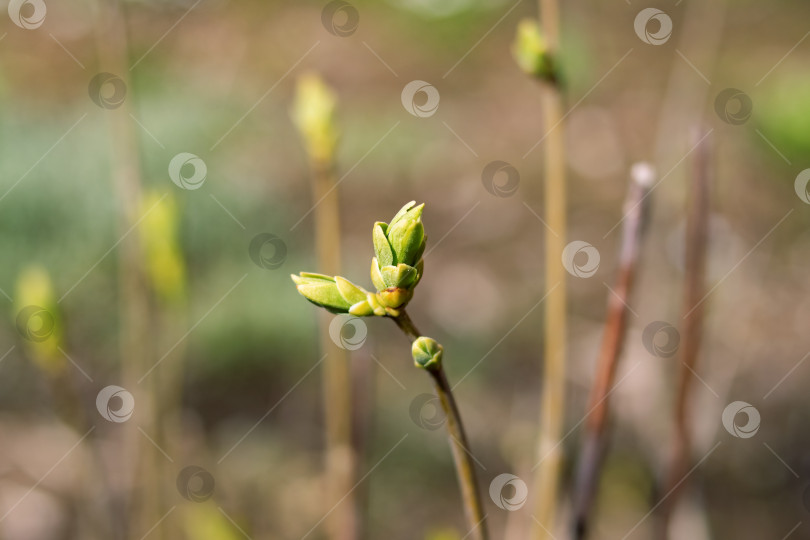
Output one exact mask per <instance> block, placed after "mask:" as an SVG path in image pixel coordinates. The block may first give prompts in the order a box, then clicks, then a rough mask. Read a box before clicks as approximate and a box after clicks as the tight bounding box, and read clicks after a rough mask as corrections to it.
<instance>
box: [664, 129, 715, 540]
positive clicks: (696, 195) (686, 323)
mask: <svg viewBox="0 0 810 540" xmlns="http://www.w3.org/2000/svg"><path fill="white" fill-rule="evenodd" d="M694 139H695V140H698V139H700V134H699V133H698V132H697V131H695V136H694ZM710 141H711V137H706V138H704V139H703V140H702V141H701V142H700V143H699V144H698V146H697V148H696V149H695V159H694V170H693V173H692V182H691V187H690V192H689V202H688V206H687V217H686V235H685V238H684V279H685V283H684V295H683V306H682V309H683V312H684V316H683V318H682V319H681V324H682V329H681V343H680V350H679V352H680V360H681V363H680V366H679V368H680V369H679V371H680V373H679V378H678V388H677V393H676V394H675V437H674V439H673V448H672V456H671V460H670V464H669V470H668V473H667V484H666V490H665V491H664V493H666V494H667V498H666V500H664V504H662V505H661V520H660V523H661V525H660V527H661V530H660V531H659V533H660V536H661V538H666V534H667V532H666V531H667V528H668V523H669V518H670V516H671V514H672V510H673V509H674V507H675V504H676V502H677V499H678V495H679V494H680V493H681V492H682V491H683V488H684V485H685V482H683V479H684V476H685V475H686V472H687V470H688V468H689V462H690V455H689V454H690V451H691V447H692V433H691V429H690V428H691V426H690V425H689V397H690V389H691V387H692V379H694V378H695V373H696V370H697V359H698V352H699V350H700V343H701V339H702V334H703V305H704V304H703V303H702V300H703V297H704V294H705V280H706V248H707V245H708V240H709V185H710V174H711V173H710V171H709V167H710V161H711V155H710V154H711V142H710Z"/></svg>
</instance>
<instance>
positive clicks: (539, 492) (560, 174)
mask: <svg viewBox="0 0 810 540" xmlns="http://www.w3.org/2000/svg"><path fill="white" fill-rule="evenodd" d="M540 14H541V21H542V25H543V31H544V35H545V39H546V40H547V45H548V48H549V51H550V54H551V55H552V58H557V51H558V47H559V5H558V2H557V0H540ZM563 117H564V113H563V98H562V95H561V92H560V88H559V80H558V81H557V82H556V83H549V84H546V85H544V88H543V130H544V132H545V133H546V134H547V135H546V140H545V177H546V190H545V196H546V204H545V214H546V220H547V221H548V224H549V230H548V231H547V232H546V238H545V241H546V250H545V252H546V261H545V266H546V276H545V289H546V291H547V293H548V298H547V299H546V302H545V331H544V341H545V366H544V375H543V388H542V397H541V404H540V434H539V438H538V448H537V452H538V456H539V458H540V459H541V460H542V461H541V462H540V465H539V467H538V468H537V471H536V475H535V481H534V490H535V518H536V521H537V522H539V523H535V524H533V525H532V527H533V531H532V538H537V539H545V538H549V535H550V533H549V530H551V529H553V523H552V522H553V520H554V515H555V513H556V508H557V496H558V494H557V492H558V487H559V478H560V468H561V463H562V454H561V452H562V450H561V448H560V438H561V437H562V431H563V420H564V416H565V358H566V341H567V330H566V328H567V320H566V319H567V313H566V311H567V309H566V272H565V269H564V268H563V266H562V264H561V258H562V252H563V249H564V248H565V238H566V213H567V202H566V180H565V145H564V137H565V133H564V125H563V122H562V120H563Z"/></svg>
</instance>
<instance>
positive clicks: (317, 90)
mask: <svg viewBox="0 0 810 540" xmlns="http://www.w3.org/2000/svg"><path fill="white" fill-rule="evenodd" d="M336 102H337V99H336V98H335V94H334V92H333V91H332V89H331V88H329V87H328V86H327V85H326V84H324V82H323V80H321V78H320V77H319V76H318V75H315V74H313V73H308V74H306V75H303V76H301V77H300V78H299V79H298V85H297V88H296V95H295V104H294V105H293V110H292V117H293V121H294V123H295V125H296V127H297V128H298V131H300V132H301V135H302V137H303V139H304V143H305V144H306V147H307V153H308V154H309V158H310V159H311V160H312V161H316V162H321V163H330V162H331V161H332V160H333V158H334V153H335V147H336V146H337V140H338V130H337V125H336V122H335V118H334V117H335V104H336Z"/></svg>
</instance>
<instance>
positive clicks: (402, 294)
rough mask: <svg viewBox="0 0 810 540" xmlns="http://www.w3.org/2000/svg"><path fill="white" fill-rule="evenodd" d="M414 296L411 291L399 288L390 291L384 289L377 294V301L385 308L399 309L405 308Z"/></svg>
mask: <svg viewBox="0 0 810 540" xmlns="http://www.w3.org/2000/svg"><path fill="white" fill-rule="evenodd" d="M412 296H413V291H412V290H411V289H401V288H399V287H391V288H390V289H383V290H382V291H380V292H378V293H377V299H378V300H379V301H380V304H382V305H383V306H385V307H388V308H391V309H397V308H399V307H402V306H404V305H405V304H407V303H408V301H409V300H410V299H411V297H412Z"/></svg>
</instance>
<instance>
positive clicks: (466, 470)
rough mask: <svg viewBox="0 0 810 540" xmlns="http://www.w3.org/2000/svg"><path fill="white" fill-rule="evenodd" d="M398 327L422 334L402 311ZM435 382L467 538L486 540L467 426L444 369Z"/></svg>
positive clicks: (433, 373) (413, 334) (413, 337)
mask: <svg viewBox="0 0 810 540" xmlns="http://www.w3.org/2000/svg"><path fill="white" fill-rule="evenodd" d="M392 318H393V320H394V322H395V323H397V326H398V327H399V328H400V329H401V330H402V331H403V332H404V333H405V335H406V336H408V338H409V339H410V340H411V341H412V342H413V341H415V340H416V339H418V338H419V337H420V336H422V334H421V333H420V332H419V330H417V329H416V326H414V324H413V322H412V321H411V319H410V317H409V316H408V314H407V313H406V312H405V310H404V309H403V310H400V314H399V316H398V317H392ZM428 373H430V376H431V378H432V379H433V387H434V388H435V390H436V396H437V397H438V398H439V402H440V403H441V406H442V410H443V411H444V414H445V417H446V418H447V435H448V437H449V439H450V449H451V450H452V453H453V461H454V463H455V466H456V475H457V477H458V483H459V488H460V489H461V495H462V499H463V502H464V514H465V516H466V518H467V525H468V527H469V531H468V532H467V535H468V536H467V537H466V538H470V539H471V540H487V539H488V538H489V534H488V532H487V524H486V515H485V514H484V507H483V504H482V502H481V495H480V492H479V490H478V481H477V479H476V474H475V464H474V463H473V460H472V457H471V454H470V444H469V443H468V442H467V435H466V433H465V432H464V425H463V424H462V423H461V414H460V413H459V410H458V405H457V404H456V399H455V397H454V396H453V390H452V388H451V386H450V384H449V383H448V381H447V375H446V374H445V372H444V368H443V367H442V366H441V364H440V365H438V366H435V367H433V368H430V369H428Z"/></svg>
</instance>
